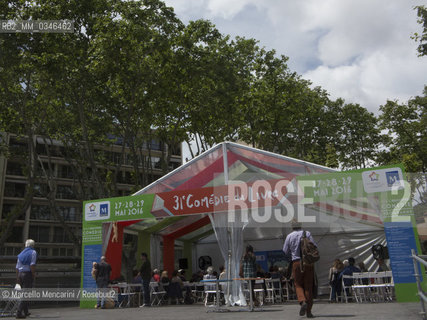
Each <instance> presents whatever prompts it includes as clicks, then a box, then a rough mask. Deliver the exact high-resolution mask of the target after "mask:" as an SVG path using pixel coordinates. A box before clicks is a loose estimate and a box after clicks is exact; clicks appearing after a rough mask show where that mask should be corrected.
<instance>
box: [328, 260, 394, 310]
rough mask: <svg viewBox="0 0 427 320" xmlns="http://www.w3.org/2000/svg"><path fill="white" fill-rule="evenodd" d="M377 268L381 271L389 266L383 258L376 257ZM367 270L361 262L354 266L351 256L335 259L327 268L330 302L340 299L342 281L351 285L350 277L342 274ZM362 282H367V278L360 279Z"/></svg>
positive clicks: (348, 274)
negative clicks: (342, 259)
mask: <svg viewBox="0 0 427 320" xmlns="http://www.w3.org/2000/svg"><path fill="white" fill-rule="evenodd" d="M377 263H378V269H377V270H376V271H377V272H381V271H389V270H390V268H389V267H388V265H387V264H386V263H385V261H384V259H377ZM368 271H369V270H368V269H367V268H366V266H365V264H364V263H363V262H359V263H358V264H357V266H356V261H355V259H354V258H353V257H350V258H348V259H346V260H344V261H341V260H340V259H335V260H334V262H333V264H332V266H331V268H330V269H329V286H330V287H331V295H330V302H331V303H334V302H338V301H341V299H342V297H341V293H342V290H343V288H342V284H343V282H344V286H346V287H347V286H351V285H353V280H352V279H351V278H344V280H343V276H344V275H347V276H351V275H353V273H358V272H368ZM362 281H363V284H368V282H369V279H368V278H365V279H362Z"/></svg>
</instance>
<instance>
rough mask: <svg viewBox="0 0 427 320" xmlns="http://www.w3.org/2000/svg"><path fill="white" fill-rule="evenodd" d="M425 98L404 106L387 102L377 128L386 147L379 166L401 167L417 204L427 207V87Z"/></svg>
mask: <svg viewBox="0 0 427 320" xmlns="http://www.w3.org/2000/svg"><path fill="white" fill-rule="evenodd" d="M423 93H424V95H423V96H417V97H415V98H413V99H410V100H409V101H408V102H407V103H406V104H404V103H398V102H397V101H387V103H386V104H385V105H384V106H381V107H380V110H381V112H382V113H381V115H380V117H379V119H380V127H381V129H383V130H387V136H389V138H388V144H387V147H388V148H387V149H386V150H384V151H383V152H382V153H381V154H380V157H379V162H380V163H381V164H392V163H403V164H404V166H405V170H406V172H407V173H408V176H409V180H410V182H411V187H412V192H413V193H416V194H417V196H415V197H414V199H415V200H416V201H419V203H420V204H423V205H424V206H425V205H426V203H427V175H426V169H427V86H426V87H424V92H423Z"/></svg>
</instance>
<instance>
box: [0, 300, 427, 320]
mask: <svg viewBox="0 0 427 320" xmlns="http://www.w3.org/2000/svg"><path fill="white" fill-rule="evenodd" d="M211 309H212V308H209V307H204V306H203V305H201V304H195V305H175V306H161V307H150V308H123V309H110V310H96V309H80V308H78V307H63V308H61V307H58V308H40V309H32V310H31V316H30V317H29V318H27V319H70V320H72V319H76V320H86V319H87V320H91V319H93V320H98V319H99V320H106V319H125V320H132V319H138V320H141V319H156V320H157V319H159V320H163V319H164V320H189V319H203V320H209V319H221V320H228V319H231V320H232V319H245V320H250V319H265V320H267V319H268V320H270V319H271V320H276V319H277V320H278V319H280V320H288V319H289V320H291V319H307V318H306V317H300V316H299V315H298V312H299V305H298V304H297V303H296V302H289V303H284V304H279V305H268V306H264V307H263V308H262V310H259V311H255V312H246V311H239V310H241V308H239V307H235V308H231V309H230V311H229V312H221V313H218V312H207V310H210V311H211ZM420 311H421V305H420V303H396V302H393V303H371V304H357V303H347V304H345V303H335V304H329V303H327V302H323V301H318V302H315V305H314V307H313V314H314V316H315V318H316V319H334V320H339V319H344V320H366V319H368V320H369V319H372V320H381V319H387V320H398V319H399V320H400V319H405V320H411V319H422V317H421V316H420V314H419V313H420ZM5 319H7V318H5Z"/></svg>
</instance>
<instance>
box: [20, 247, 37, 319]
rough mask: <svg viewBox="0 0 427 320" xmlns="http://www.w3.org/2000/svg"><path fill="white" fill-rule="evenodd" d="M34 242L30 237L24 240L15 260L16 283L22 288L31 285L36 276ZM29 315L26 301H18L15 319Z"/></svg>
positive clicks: (30, 286)
mask: <svg viewBox="0 0 427 320" xmlns="http://www.w3.org/2000/svg"><path fill="white" fill-rule="evenodd" d="M35 244H36V243H35V242H34V240H32V239H28V240H27V241H25V249H24V250H22V251H21V253H20V254H18V259H17V262H16V283H18V284H19V285H20V286H21V288H22V289H28V288H32V287H33V282H34V279H35V278H36V263H37V252H36V250H34V246H35ZM29 315H30V312H29V311H28V302H27V301H25V300H24V301H20V302H19V305H18V310H17V311H16V318H17V319H25V318H26V317H27V316H29Z"/></svg>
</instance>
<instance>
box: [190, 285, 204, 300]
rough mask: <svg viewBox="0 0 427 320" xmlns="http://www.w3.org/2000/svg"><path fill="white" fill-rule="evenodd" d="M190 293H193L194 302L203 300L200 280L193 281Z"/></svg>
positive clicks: (202, 286)
mask: <svg viewBox="0 0 427 320" xmlns="http://www.w3.org/2000/svg"><path fill="white" fill-rule="evenodd" d="M191 293H192V294H193V297H194V298H195V300H196V301H195V302H196V303H197V302H199V301H200V302H203V300H204V294H205V290H204V284H203V283H202V282H195V283H194V284H193V287H192V289H191Z"/></svg>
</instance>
